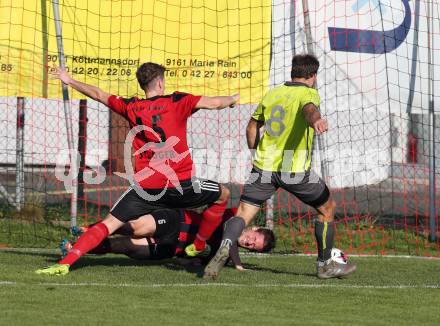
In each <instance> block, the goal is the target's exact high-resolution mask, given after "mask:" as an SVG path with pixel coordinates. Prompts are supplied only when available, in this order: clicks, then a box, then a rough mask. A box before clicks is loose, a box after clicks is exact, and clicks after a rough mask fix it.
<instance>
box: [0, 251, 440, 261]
mask: <svg viewBox="0 0 440 326" xmlns="http://www.w3.org/2000/svg"><path fill="white" fill-rule="evenodd" d="M2 251H4V252H25V253H42V254H59V253H60V250H59V249H47V248H0V253H1V252H2ZM240 256H245V257H255V258H271V257H286V258H287V257H316V254H276V253H275V254H265V253H258V252H240ZM346 256H348V257H349V258H350V257H356V258H398V259H401V258H404V259H426V260H440V257H430V256H409V255H362V254H360V255H358V254H348V255H346Z"/></svg>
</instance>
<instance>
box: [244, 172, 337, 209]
mask: <svg viewBox="0 0 440 326" xmlns="http://www.w3.org/2000/svg"><path fill="white" fill-rule="evenodd" d="M278 188H282V189H284V190H286V191H287V192H289V193H291V194H293V195H295V196H296V197H297V198H298V199H299V200H301V201H302V202H303V203H305V204H307V205H309V206H311V207H313V208H318V207H320V206H322V205H323V204H325V203H326V202H327V201H328V199H329V198H330V191H329V190H328V188H327V185H326V184H325V182H324V181H323V180H322V179H321V178H319V176H317V175H316V174H314V173H313V172H310V171H307V172H305V173H301V174H299V173H296V174H293V173H282V172H270V171H262V170H260V169H258V168H256V167H253V169H252V171H251V175H250V176H249V179H248V181H247V182H246V184H245V185H244V189H243V194H242V195H241V198H240V201H242V202H244V203H248V204H251V205H254V206H260V205H261V204H262V203H264V202H265V201H266V200H268V199H269V198H270V197H271V196H272V195H273V194H274V192H275V191H276V190H277V189H278Z"/></svg>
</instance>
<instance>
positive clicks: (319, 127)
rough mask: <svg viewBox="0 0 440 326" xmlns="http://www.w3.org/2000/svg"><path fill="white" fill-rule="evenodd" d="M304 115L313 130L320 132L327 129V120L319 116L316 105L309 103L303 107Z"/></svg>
mask: <svg viewBox="0 0 440 326" xmlns="http://www.w3.org/2000/svg"><path fill="white" fill-rule="evenodd" d="M303 113H304V117H305V119H306V121H307V123H308V124H309V126H310V127H312V128H313V129H315V132H317V133H318V134H322V133H324V132H326V131H327V130H328V123H327V120H325V119H322V118H321V113H320V112H319V110H318V108H317V107H316V105H314V104H312V103H309V104H307V105H306V106H304V108H303Z"/></svg>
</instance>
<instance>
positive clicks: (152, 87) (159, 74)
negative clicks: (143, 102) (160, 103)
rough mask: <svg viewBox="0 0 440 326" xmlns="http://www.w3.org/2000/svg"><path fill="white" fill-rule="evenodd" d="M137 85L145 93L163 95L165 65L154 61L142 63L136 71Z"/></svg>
mask: <svg viewBox="0 0 440 326" xmlns="http://www.w3.org/2000/svg"><path fill="white" fill-rule="evenodd" d="M136 78H137V80H138V82H139V86H141V88H142V89H143V90H144V92H145V94H148V93H153V92H154V93H155V95H163V94H164V92H165V67H164V66H162V65H159V64H157V63H154V62H146V63H143V64H142V65H141V66H140V67H139V68H138V70H137V71H136Z"/></svg>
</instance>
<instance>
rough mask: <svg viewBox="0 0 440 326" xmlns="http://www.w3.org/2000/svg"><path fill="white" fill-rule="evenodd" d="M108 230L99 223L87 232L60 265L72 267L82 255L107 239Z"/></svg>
mask: <svg viewBox="0 0 440 326" xmlns="http://www.w3.org/2000/svg"><path fill="white" fill-rule="evenodd" d="M107 236H108V229H107V227H106V226H105V224H103V223H101V222H100V223H98V224H96V225H94V226H92V227H91V228H90V229H88V230H87V232H86V233H84V234H83V235H82V236H80V237H79V239H78V241H77V242H76V243H75V244H74V245H73V248H72V250H70V251H69V253H68V254H67V256H66V257H64V259H62V260H60V261H59V262H58V263H59V264H69V265H70V266H72V264H73V263H74V262H76V261H77V260H78V259H79V258H80V257H81V256H82V255H85V254H86V253H88V252H89V251H90V250H92V249H94V248H95V247H96V246H98V245H99V244H100V243H101V242H102V240H104V239H105V238H107Z"/></svg>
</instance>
